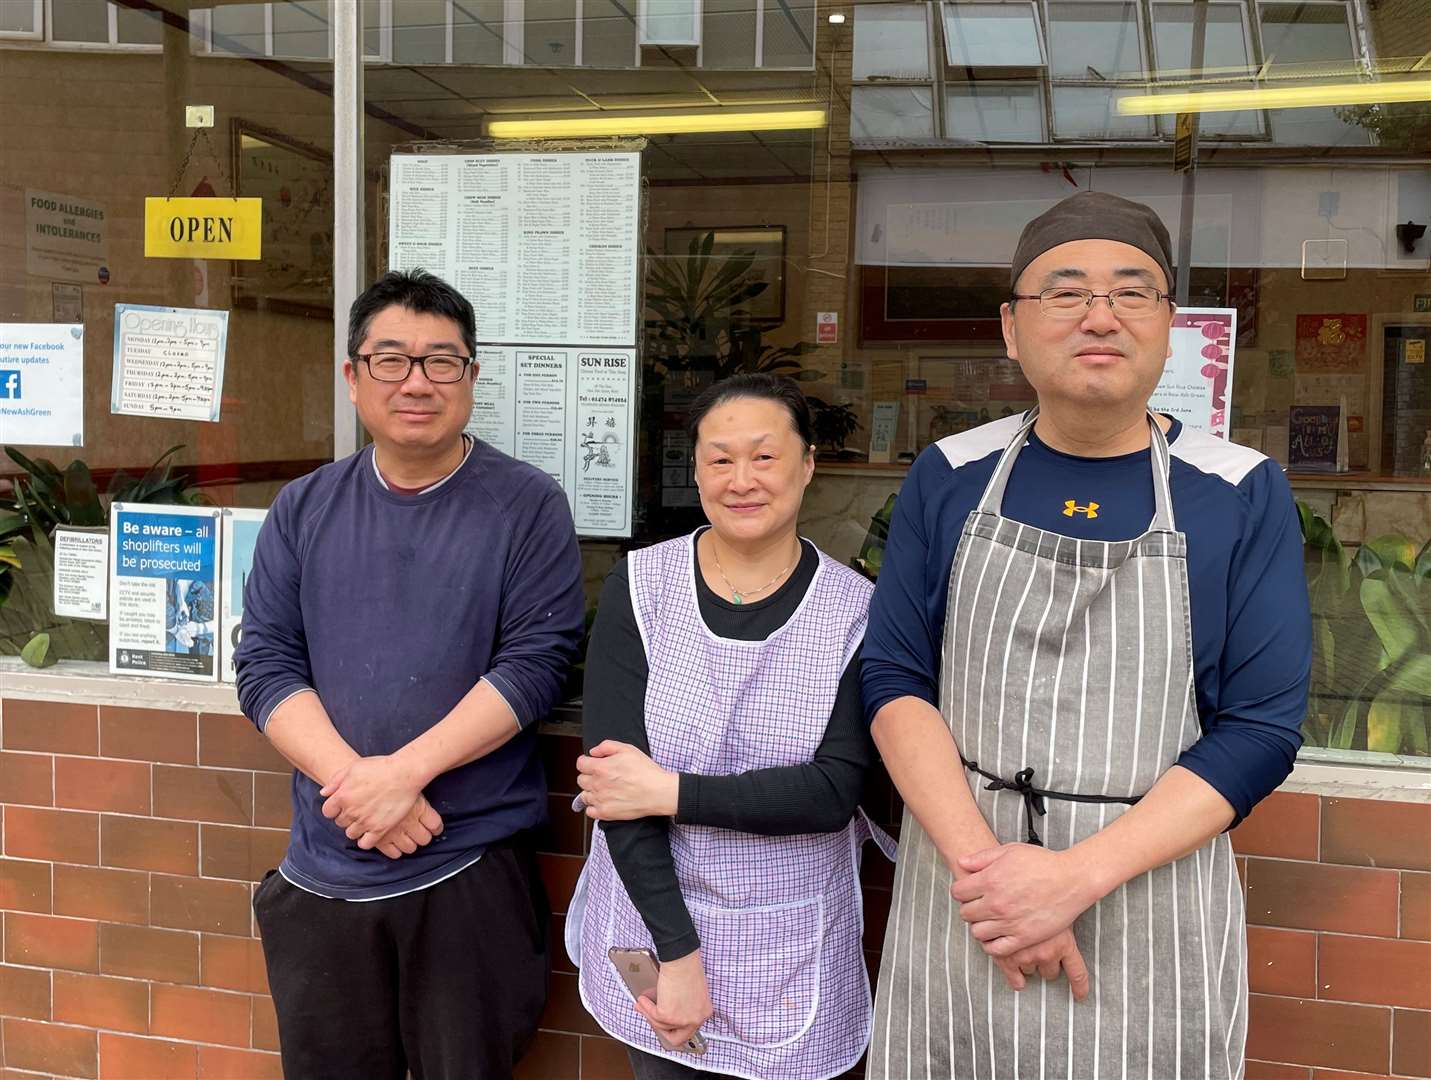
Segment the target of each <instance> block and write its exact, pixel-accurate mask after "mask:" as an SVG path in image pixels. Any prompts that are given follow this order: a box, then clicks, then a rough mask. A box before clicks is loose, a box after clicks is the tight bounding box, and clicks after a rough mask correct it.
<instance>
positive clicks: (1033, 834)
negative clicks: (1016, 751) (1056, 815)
mask: <svg viewBox="0 0 1431 1080" xmlns="http://www.w3.org/2000/svg"><path fill="white" fill-rule="evenodd" d="M959 760H960V762H962V763H963V765H964V768H966V769H968V770H969V771H970V772H972V773H978V774H979V775H980V776H982V777H983V778H984V779H985V780H987V781H989V782H988V783H987V784H985V785H984V790H985V791H1012V792H1014V793H1015V794H1016V795H1018V796H1019V797H1020V798H1022V799H1023V801H1024V829H1025V833H1026V836H1025V842H1026V843H1029V844H1033V845H1034V846H1035V847H1043V841H1042V840H1041V839H1039V835H1038V830H1037V829H1036V828H1034V815H1035V814H1037V815H1038V816H1039V817H1043V816H1044V815H1045V814H1047V813H1048V807H1047V806H1046V805H1045V804H1044V800H1045V799H1058V800H1059V801H1060V802H1077V803H1123V804H1124V805H1125V806H1136V805H1137V804H1138V803H1139V802H1141V801H1142V798H1143V796H1141V795H1080V794H1078V793H1076V792H1072V791H1050V790H1048V789H1047V788H1038V787H1034V784H1033V778H1034V770H1033V769H1031V768H1025V769H1020V770H1019V771H1018V772H1016V773H1014V778H1013V779H1012V780H1005V779H1004V778H1003V777H1002V776H999V775H998V774H997V773H991V772H986V771H985V770H983V769H981V768H979V763H978V762H977V761H970V760H969V759H968V758H966V757H965V756H964V755H963V753H962V752H961V753H960V754H959Z"/></svg>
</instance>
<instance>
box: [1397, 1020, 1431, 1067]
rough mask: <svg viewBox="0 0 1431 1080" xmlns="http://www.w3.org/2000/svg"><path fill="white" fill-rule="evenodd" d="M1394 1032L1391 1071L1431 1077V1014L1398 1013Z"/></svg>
mask: <svg viewBox="0 0 1431 1080" xmlns="http://www.w3.org/2000/svg"><path fill="white" fill-rule="evenodd" d="M1391 1033H1392V1039H1391V1071H1392V1072H1394V1073H1396V1074H1397V1075H1398V1076H1431V1012H1412V1011H1411V1010H1410V1009H1397V1010H1395V1016H1394V1019H1393V1020H1392V1025H1391Z"/></svg>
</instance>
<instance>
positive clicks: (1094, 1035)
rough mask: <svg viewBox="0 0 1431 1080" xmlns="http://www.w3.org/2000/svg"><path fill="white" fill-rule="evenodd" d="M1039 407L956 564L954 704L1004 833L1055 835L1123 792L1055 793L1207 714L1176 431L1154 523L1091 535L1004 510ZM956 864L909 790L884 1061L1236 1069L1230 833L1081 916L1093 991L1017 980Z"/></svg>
mask: <svg viewBox="0 0 1431 1080" xmlns="http://www.w3.org/2000/svg"><path fill="white" fill-rule="evenodd" d="M1150 422H1151V420H1150ZM1033 423H1034V416H1033V415H1030V417H1029V419H1028V422H1027V423H1026V424H1024V426H1023V427H1022V428H1021V429H1020V430H1019V432H1018V434H1017V435H1016V436H1015V437H1014V439H1013V441H1012V442H1011V443H1010V444H1009V446H1008V448H1007V449H1006V450H1005V451H1004V453H1003V456H1002V457H1001V458H1000V460H999V464H998V466H997V467H996V468H995V470H994V475H993V477H992V478H991V479H990V481H989V485H988V487H987V489H986V490H985V492H984V496H983V498H982V499H981V500H980V503H979V506H978V508H977V509H976V510H975V511H974V512H973V513H972V514H970V515H969V519H968V520H967V521H966V522H965V524H964V531H963V534H962V536H961V538H960V541H959V549H958V553H957V554H956V556H955V559H954V565H953V566H952V567H951V569H950V577H949V603H948V608H947V612H946V615H945V624H944V626H945V629H944V642H943V647H942V652H941V672H940V711H941V712H942V713H943V714H944V718H945V719H946V720H947V721H948V723H949V727H950V730H951V732H952V733H953V735H954V740H955V742H956V744H957V745H958V747H959V749H960V752H961V754H962V755H963V756H964V757H965V759H966V761H967V762H970V763H975V762H977V765H978V768H979V769H980V770H982V772H983V773H985V774H987V775H988V776H992V777H998V778H1000V779H999V781H996V782H992V783H990V782H987V781H986V777H985V776H981V775H980V773H979V772H975V771H974V770H972V769H966V770H965V776H966V777H967V779H968V782H969V786H970V790H971V791H972V792H973V794H974V799H975V801H976V802H977V804H978V806H979V809H980V811H981V812H982V813H983V815H984V819H985V820H986V821H988V823H989V825H990V827H991V828H992V829H993V831H994V833H995V835H997V837H998V839H999V842H1000V843H1014V842H1024V841H1028V840H1030V839H1031V837H1030V833H1031V832H1032V831H1033V829H1035V828H1036V829H1037V832H1038V833H1039V834H1040V835H1041V838H1042V842H1043V843H1045V844H1046V845H1047V846H1048V847H1050V848H1054V849H1060V850H1061V849H1064V848H1067V847H1070V846H1072V845H1073V844H1074V843H1076V842H1078V841H1079V840H1082V839H1084V838H1085V837H1087V836H1089V835H1091V834H1092V833H1094V832H1097V831H1098V830H1099V829H1102V828H1103V827H1104V826H1106V825H1107V824H1108V823H1109V822H1111V821H1113V820H1115V819H1116V818H1117V816H1118V815H1119V814H1122V813H1124V812H1125V811H1126V810H1127V805H1126V804H1125V803H1124V802H1096V803H1089V802H1080V801H1070V800H1067V799H1064V798H1062V797H1060V793H1065V794H1074V795H1089V796H1097V797H1099V798H1100V799H1108V798H1113V799H1120V800H1127V801H1132V800H1134V799H1135V798H1136V797H1137V796H1140V795H1141V794H1142V793H1144V792H1146V791H1147V790H1148V788H1150V787H1152V785H1153V783H1154V781H1156V780H1157V779H1158V777H1159V776H1161V775H1162V774H1163V773H1164V772H1166V771H1167V769H1168V768H1169V767H1170V766H1171V765H1172V764H1173V763H1174V762H1176V760H1177V758H1178V755H1179V754H1180V753H1181V752H1182V751H1183V750H1184V749H1185V748H1187V747H1188V746H1190V745H1191V744H1192V743H1193V741H1194V740H1196V739H1197V738H1198V736H1199V734H1200V731H1199V724H1198V716H1197V709H1196V704H1195V701H1194V698H1193V667H1192V653H1191V649H1192V641H1191V628H1190V623H1189V620H1188V583H1187V564H1186V559H1185V554H1186V539H1185V538H1184V536H1183V535H1182V534H1181V533H1179V532H1177V531H1176V530H1175V528H1174V523H1173V508H1172V496H1171V493H1170V490H1169V480H1168V464H1169V454H1168V444H1167V439H1166V438H1165V437H1164V435H1163V432H1162V430H1161V429H1160V428H1159V427H1158V425H1157V424H1156V423H1152V432H1153V439H1152V455H1151V457H1152V466H1153V488H1154V496H1155V504H1156V510H1155V513H1154V517H1153V521H1152V524H1151V525H1150V526H1149V528H1148V531H1147V532H1146V533H1144V534H1143V535H1142V536H1140V537H1138V538H1137V539H1134V540H1128V541H1120V542H1105V541H1093V540H1076V539H1073V538H1071V537H1067V536H1062V535H1060V534H1058V533H1053V532H1045V531H1044V530H1041V529H1035V528H1032V527H1030V526H1028V525H1023V524H1021V523H1019V522H1017V521H1012V520H1010V519H1008V518H1005V517H1002V516H1001V514H1000V511H1001V507H1002V504H1003V496H1004V490H1005V488H1006V486H1007V485H1008V480H1009V475H1010V473H1011V472H1012V471H1013V466H1014V461H1015V459H1016V458H1017V456H1018V453H1019V451H1020V449H1021V448H1022V447H1023V445H1024V443H1025V441H1026V440H1027V439H1028V434H1029V432H1030V431H1031V430H1032V428H1033ZM1070 494H1076V493H1074V492H1071V493H1070ZM1020 774H1022V776H1021V775H1020ZM991 788H992V790H991ZM1035 789H1036V790H1035ZM951 884H952V877H951V874H950V871H949V868H948V867H947V866H946V865H945V864H944V862H943V860H942V859H941V858H940V856H939V854H938V853H937V852H936V851H935V849H934V845H933V843H932V842H931V841H930V839H929V837H928V836H927V835H926V834H925V832H924V830H923V829H921V828H920V826H919V822H918V821H916V820H915V819H914V817H913V815H911V814H910V812H909V811H908V810H907V809H906V811H905V814H904V823H903V826H902V831H901V834H900V849H899V864H898V869H897V871H896V874H895V882H894V897H893V902H892V905H891V909H890V917H889V925H888V930H887V932H886V936H885V944H884V955H883V959H882V961H881V964H880V976H879V986H878V993H877V996H876V1002H875V1030H874V1041H873V1043H872V1044H871V1046H870V1052H869V1058H868V1065H867V1069H866V1072H867V1075H868V1076H869V1077H871V1078H889V1080H913V1078H915V1077H931V1078H933V1077H941V1078H942V1077H1038V1078H1043V1077H1077V1078H1079V1080H1082V1078H1094V1080H1097V1078H1106V1080H1129V1078H1135V1077H1136V1078H1139V1080H1142V1078H1146V1080H1172V1078H1177V1080H1181V1078H1184V1077H1185V1078H1188V1080H1192V1078H1194V1077H1240V1076H1241V1075H1242V1071H1243V1061H1242V1056H1243V1041H1244V1037H1245V1033H1246V1017H1247V977H1246V937H1245V932H1244V924H1243V911H1242V894H1241V891H1240V888H1239V885H1238V877H1237V870H1236V868H1235V866H1234V864H1233V857H1232V848H1231V845H1230V844H1229V842H1228V839H1227V835H1226V834H1225V833H1224V834H1222V835H1220V836H1218V837H1217V838H1216V839H1214V840H1213V841H1212V842H1210V843H1209V844H1207V845H1206V846H1204V847H1203V848H1201V849H1199V850H1198V851H1195V852H1193V853H1192V854H1191V855H1188V856H1186V857H1185V858H1182V859H1179V860H1177V861H1176V862H1174V863H1170V864H1168V865H1166V866H1161V867H1158V868H1157V869H1155V870H1153V871H1151V872H1150V873H1147V874H1143V875H1142V876H1140V877H1138V878H1135V879H1134V880H1132V881H1130V882H1128V883H1127V884H1126V885H1124V886H1122V887H1121V888H1119V889H1117V890H1115V891H1114V892H1112V893H1109V894H1108V896H1106V897H1105V898H1104V899H1103V900H1102V901H1100V902H1099V903H1098V904H1096V905H1095V906H1094V907H1092V908H1090V909H1089V910H1088V911H1086V912H1084V914H1083V915H1081V916H1080V917H1079V918H1078V919H1077V921H1076V922H1075V923H1074V925H1073V930H1074V934H1075V936H1076V938H1077V940H1078V946H1079V949H1080V950H1081V952H1082V953H1083V958H1084V959H1085V960H1086V961H1087V963H1088V966H1089V971H1090V974H1091V976H1092V981H1093V986H1092V991H1091V993H1090V994H1089V996H1088V998H1087V999H1086V1000H1084V1001H1083V1002H1080V1003H1078V1004H1074V1002H1073V997H1072V994H1071V993H1070V991H1069V986H1068V981H1067V980H1066V979H1064V978H1062V977H1060V978H1059V979H1057V980H1054V981H1052V982H1045V981H1044V980H1043V979H1040V978H1038V977H1037V976H1034V977H1033V978H1031V979H1030V980H1029V985H1028V987H1027V988H1026V989H1025V990H1024V991H1023V992H1022V993H1015V992H1014V991H1012V990H1010V989H1009V987H1008V985H1007V984H1006V983H1005V981H1004V977H1003V974H1002V973H1001V972H999V970H998V969H997V968H995V967H994V965H993V964H992V963H991V962H990V961H989V959H988V957H987V956H986V954H985V953H984V951H983V949H982V948H981V947H980V945H979V943H978V942H977V941H975V940H974V939H973V937H972V936H971V935H970V934H969V932H968V928H967V925H966V924H965V923H964V922H963V921H961V920H960V918H959V913H958V910H957V905H955V903H954V901H953V899H952V898H951V897H950V895H949V888H950V885H951Z"/></svg>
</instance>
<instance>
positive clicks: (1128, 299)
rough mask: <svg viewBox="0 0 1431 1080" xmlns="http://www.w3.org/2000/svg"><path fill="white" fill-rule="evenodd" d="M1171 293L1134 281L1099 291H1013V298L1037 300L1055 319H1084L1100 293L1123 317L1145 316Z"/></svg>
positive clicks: (1064, 287)
mask: <svg viewBox="0 0 1431 1080" xmlns="http://www.w3.org/2000/svg"><path fill="white" fill-rule="evenodd" d="M1170 295H1171V294H1169V293H1165V292H1159V291H1158V290H1157V289H1154V288H1153V287H1152V286H1143V285H1134V286H1129V287H1128V288H1126V289H1112V290H1110V291H1108V292H1106V293H1097V292H1094V291H1093V290H1092V289H1077V288H1073V287H1072V286H1069V285H1059V286H1057V287H1055V288H1052V289H1044V290H1043V292H1040V293H1013V294H1012V295H1011V296H1010V297H1009V299H1010V300H1037V301H1038V309H1039V311H1041V312H1043V313H1044V314H1045V315H1047V316H1049V317H1050V318H1053V319H1081V318H1083V316H1084V315H1085V314H1086V313H1087V312H1088V310H1089V309H1090V308H1091V307H1093V301H1095V300H1097V299H1099V298H1100V297H1101V298H1103V299H1104V300H1107V301H1108V307H1109V309H1110V310H1111V311H1112V312H1113V314H1114V315H1116V316H1117V317H1118V318H1120V319H1145V318H1147V317H1148V316H1149V315H1151V314H1153V313H1154V312H1155V311H1157V310H1158V308H1159V307H1161V306H1162V303H1163V301H1164V300H1167V299H1168V298H1169V297H1170Z"/></svg>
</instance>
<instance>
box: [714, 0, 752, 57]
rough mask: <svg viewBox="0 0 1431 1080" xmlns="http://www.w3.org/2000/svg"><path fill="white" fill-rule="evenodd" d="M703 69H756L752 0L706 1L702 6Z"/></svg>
mask: <svg viewBox="0 0 1431 1080" xmlns="http://www.w3.org/2000/svg"><path fill="white" fill-rule="evenodd" d="M701 67H705V68H753V67H755V17H754V13H753V12H752V10H751V0H705V2H704V3H703V4H701Z"/></svg>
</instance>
